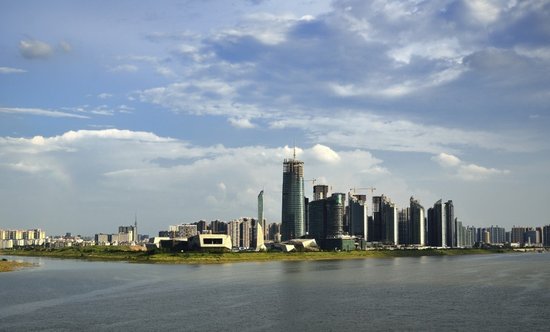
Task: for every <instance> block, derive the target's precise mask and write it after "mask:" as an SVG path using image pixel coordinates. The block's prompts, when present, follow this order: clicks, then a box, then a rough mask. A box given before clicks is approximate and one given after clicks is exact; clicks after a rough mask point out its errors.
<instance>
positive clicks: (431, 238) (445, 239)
mask: <svg viewBox="0 0 550 332" xmlns="http://www.w3.org/2000/svg"><path fill="white" fill-rule="evenodd" d="M361 189H368V190H370V191H371V193H372V192H373V191H374V189H375V188H361ZM369 203H370V204H371V206H370V209H369ZM297 238H312V239H315V240H316V242H317V243H318V244H319V246H320V247H321V249H325V250H327V249H329V250H331V249H340V250H349V249H354V248H356V249H357V248H359V249H366V248H367V247H377V246H394V247H396V246H405V247H426V246H429V247H438V248H469V247H473V246H483V245H504V244H508V245H511V246H550V225H549V226H545V227H537V228H526V227H523V228H522V227H514V228H513V229H512V231H511V232H506V231H505V229H504V228H502V227H498V226H491V227H489V228H475V227H472V226H466V225H464V224H463V222H462V221H460V220H459V219H458V218H457V217H456V216H455V208H454V204H453V201H452V200H448V201H446V202H443V200H438V201H437V202H435V203H434V204H433V206H431V207H429V208H428V209H427V210H425V209H424V207H423V206H422V205H421V204H420V202H419V201H418V200H416V199H415V198H414V197H411V198H410V204H409V206H408V207H406V208H403V209H398V207H397V206H396V204H395V203H393V202H392V201H391V199H389V198H388V197H387V196H385V195H380V196H374V195H372V200H371V201H370V202H369V200H368V199H367V195H362V194H356V193H355V189H350V192H348V193H347V194H345V193H329V186H327V185H314V186H313V199H312V200H311V201H310V200H309V199H308V198H307V197H306V196H305V193H304V163H303V162H302V161H300V160H297V159H296V157H295V156H294V158H292V159H285V160H284V162H283V193H282V212H281V241H283V242H284V241H290V240H292V239H297Z"/></svg>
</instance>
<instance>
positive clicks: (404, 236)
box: [398, 208, 411, 244]
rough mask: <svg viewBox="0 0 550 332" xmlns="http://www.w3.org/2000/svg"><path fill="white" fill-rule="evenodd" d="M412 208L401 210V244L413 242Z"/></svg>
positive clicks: (399, 214) (399, 215) (399, 217)
mask: <svg viewBox="0 0 550 332" xmlns="http://www.w3.org/2000/svg"><path fill="white" fill-rule="evenodd" d="M410 213H411V209H410V208H404V209H401V210H399V213H398V219H399V223H398V224H399V244H410V243H411V234H410V232H409V231H410V226H411V216H410Z"/></svg>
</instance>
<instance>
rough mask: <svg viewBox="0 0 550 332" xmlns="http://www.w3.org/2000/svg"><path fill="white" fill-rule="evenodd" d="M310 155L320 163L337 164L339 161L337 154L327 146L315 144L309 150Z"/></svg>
mask: <svg viewBox="0 0 550 332" xmlns="http://www.w3.org/2000/svg"><path fill="white" fill-rule="evenodd" d="M311 153H312V155H313V157H314V158H315V159H317V160H319V161H321V162H326V163H337V162H339V161H340V160H341V158H340V156H339V155H338V153H336V152H335V151H334V150H332V149H331V148H329V147H328V146H325V145H321V144H315V145H314V146H313V148H311Z"/></svg>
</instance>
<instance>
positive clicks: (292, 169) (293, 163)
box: [281, 159, 305, 241]
mask: <svg viewBox="0 0 550 332" xmlns="http://www.w3.org/2000/svg"><path fill="white" fill-rule="evenodd" d="M304 217H305V209H304V163H303V162H302V161H299V160H296V159H285V160H284V162H283V202H282V213H281V232H282V234H281V240H283V241H287V240H290V239H295V238H299V237H301V236H303V235H304V234H305V220H304Z"/></svg>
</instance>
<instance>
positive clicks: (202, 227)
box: [194, 220, 208, 234]
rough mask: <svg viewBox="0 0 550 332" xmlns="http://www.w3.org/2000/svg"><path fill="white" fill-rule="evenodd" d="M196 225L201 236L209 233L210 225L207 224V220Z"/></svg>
mask: <svg viewBox="0 0 550 332" xmlns="http://www.w3.org/2000/svg"><path fill="white" fill-rule="evenodd" d="M194 224H195V225H197V233H199V234H205V233H208V224H207V223H206V221H205V220H199V221H197V222H196V223H194Z"/></svg>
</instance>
